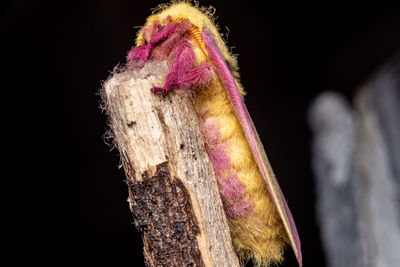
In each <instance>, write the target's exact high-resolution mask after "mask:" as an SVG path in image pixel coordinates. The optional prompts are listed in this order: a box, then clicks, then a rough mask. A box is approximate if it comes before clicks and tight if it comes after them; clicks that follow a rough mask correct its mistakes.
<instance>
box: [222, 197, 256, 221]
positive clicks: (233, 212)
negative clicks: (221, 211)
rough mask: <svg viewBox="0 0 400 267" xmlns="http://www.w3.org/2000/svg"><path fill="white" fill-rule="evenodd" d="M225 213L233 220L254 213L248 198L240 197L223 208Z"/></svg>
mask: <svg viewBox="0 0 400 267" xmlns="http://www.w3.org/2000/svg"><path fill="white" fill-rule="evenodd" d="M225 212H226V215H227V216H228V217H229V218H230V219H232V220H234V219H237V218H240V217H244V216H248V215H250V214H252V213H254V204H253V202H252V201H250V200H248V199H245V198H244V199H242V200H240V201H238V202H236V203H233V204H232V205H230V206H228V207H227V208H226V209H225Z"/></svg>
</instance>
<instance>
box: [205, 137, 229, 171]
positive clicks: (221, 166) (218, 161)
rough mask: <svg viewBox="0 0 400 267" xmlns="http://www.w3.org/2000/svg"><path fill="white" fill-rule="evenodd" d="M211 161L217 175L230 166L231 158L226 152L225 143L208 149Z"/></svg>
mask: <svg viewBox="0 0 400 267" xmlns="http://www.w3.org/2000/svg"><path fill="white" fill-rule="evenodd" d="M208 155H209V157H210V160H211V163H212V165H213V166H214V169H215V172H216V173H217V175H222V174H223V173H224V172H225V171H227V170H228V169H229V168H230V167H231V160H230V158H229V155H228V154H227V153H226V145H225V144H223V143H222V144H219V145H218V146H215V147H213V149H211V150H209V151H208Z"/></svg>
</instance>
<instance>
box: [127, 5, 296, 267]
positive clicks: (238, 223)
mask: <svg viewBox="0 0 400 267" xmlns="http://www.w3.org/2000/svg"><path fill="white" fill-rule="evenodd" d="M136 45H137V46H136V47H135V48H133V49H132V50H131V51H130V52H129V53H128V56H127V61H128V64H127V65H128V66H129V67H133V68H136V67H140V66H141V65H142V64H143V63H144V62H146V61H148V60H166V61H167V62H168V64H169V67H170V73H169V75H168V76H167V78H166V81H165V83H164V86H163V87H160V88H158V87H157V88H154V89H153V91H154V92H158V91H164V92H168V91H170V90H186V89H189V88H191V89H193V90H196V94H195V99H194V107H195V111H196V114H197V116H198V121H199V125H200V127H201V130H202V133H203V138H204V142H205V145H206V150H207V153H208V155H209V157H210V160H211V162H212V164H213V166H214V170H215V173H216V175H217V182H218V187H219V191H220V196H221V200H222V202H223V205H224V210H225V213H226V216H227V218H228V223H229V227H230V230H231V236H232V242H233V244H234V246H235V248H236V250H237V251H238V252H239V253H240V255H241V256H242V257H243V258H245V259H252V260H253V261H254V263H255V264H256V265H258V266H268V265H269V264H271V263H277V262H281V261H282V260H283V256H282V255H283V250H284V248H285V246H286V244H287V243H289V244H290V245H291V247H292V249H293V251H294V254H295V255H296V258H297V260H298V262H299V265H300V266H301V265H302V255H301V247H300V239H299V236H298V234H297V230H296V226H295V223H294V220H293V218H292V215H291V213H290V210H289V208H288V206H287V203H286V201H285V198H284V196H283V194H282V191H281V189H280V187H279V184H278V182H277V180H276V178H275V175H274V173H273V171H272V168H271V166H270V164H269V161H268V159H267V156H266V153H265V151H264V148H263V145H262V144H261V141H260V139H259V137H258V135H257V132H256V129H255V127H254V125H253V122H252V120H251V118H250V115H249V113H248V111H247V108H246V106H245V104H244V102H243V95H244V91H243V89H242V86H241V84H240V83H239V77H238V76H239V75H238V72H237V61H236V58H235V57H233V56H232V55H231V54H230V53H229V51H228V49H227V47H226V45H225V43H224V41H223V40H222V38H221V36H220V34H219V33H218V30H217V28H216V26H215V25H214V24H213V20H212V18H211V10H210V9H204V8H199V7H197V6H192V5H191V4H189V3H187V2H173V3H171V4H167V5H162V6H160V8H159V10H158V12H157V13H155V14H154V15H152V16H150V17H149V18H148V19H147V22H146V24H145V26H144V27H143V28H142V29H141V31H140V32H139V34H138V37H137V40H136Z"/></svg>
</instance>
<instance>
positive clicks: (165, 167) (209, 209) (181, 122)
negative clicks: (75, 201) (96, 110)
mask: <svg viewBox="0 0 400 267" xmlns="http://www.w3.org/2000/svg"><path fill="white" fill-rule="evenodd" d="M167 73H168V67H167V64H166V63H164V62H149V63H146V64H145V65H144V67H143V68H141V69H136V70H124V71H123V72H120V73H116V74H114V75H113V76H112V77H111V78H110V79H108V81H107V82H106V83H105V84H104V91H105V94H106V101H105V102H106V108H107V112H108V115H109V122H110V124H111V128H112V131H113V134H114V141H115V144H116V146H117V147H118V149H119V151H120V154H121V158H122V162H123V165H124V168H125V172H126V176H127V181H128V185H129V186H130V198H129V200H128V201H129V202H130V207H131V210H132V212H133V215H134V217H135V223H136V225H137V226H138V228H139V229H140V230H142V231H144V233H145V234H144V237H143V238H144V244H145V249H144V250H145V251H144V254H145V258H146V264H147V265H149V266H167V265H168V266H182V265H184V264H188V263H189V262H190V263H191V264H194V265H193V266H197V265H200V266H201V265H204V266H207V267H208V266H229V267H231V266H233V267H234V266H240V263H239V260H238V258H237V255H236V253H235V252H234V249H233V246H232V242H231V238H230V233H229V227H228V224H227V220H226V217H225V214H224V211H223V207H222V202H221V200H220V198H219V193H218V188H217V183H216V178H215V174H214V170H213V167H212V165H211V162H210V160H209V158H208V155H207V153H206V152H205V149H204V143H203V140H202V137H201V133H200V130H199V126H198V124H197V118H196V114H195V112H194V109H193V103H192V101H191V99H192V98H193V95H192V92H191V91H190V90H189V91H172V92H169V93H168V94H160V93H158V94H154V93H153V92H152V91H151V89H152V88H153V87H154V86H161V85H162V83H163V81H164V80H165V77H166V74H167ZM157 166H158V170H156V168H157ZM151 178H152V180H151ZM169 179H170V180H172V181H169ZM145 180H147V181H145ZM164 180H166V181H167V180H168V181H167V182H164ZM160 181H162V182H160ZM181 182H182V183H181ZM158 183H160V184H158ZM160 188H161V189H160ZM160 190H161V191H160ZM163 190H164V192H163ZM143 191H148V192H143ZM185 191H187V194H188V196H189V197H187V195H185V194H186V193H185ZM135 194H136V195H135ZM165 196H167V197H166V198H165ZM185 201H187V202H185ZM176 202H179V204H177V203H176ZM143 203H154V207H153V206H151V205H153V204H143ZM141 205H142V206H141ZM163 205H168V206H169V207H163ZM150 206H151V207H150ZM179 207H181V208H179ZM182 207H183V208H182ZM175 208H176V209H175ZM166 209H168V210H167V211H166ZM177 210H178V211H177ZM144 213H145V214H144ZM191 213H193V214H194V218H191ZM149 214H150V215H149ZM159 217H168V218H159ZM177 217H179V218H182V220H181V221H180V219H179V218H177ZM157 224H160V225H157ZM171 224H174V225H175V224H177V225H178V226H177V227H175V226H174V227H175V228H176V229H175V228H169V230H165V231H164V228H165V229H166V228H168V227H171ZM160 229H161V230H160ZM196 229H198V231H197V230H196ZM146 231H147V232H148V234H149V236H151V237H148V238H146V233H147V232H146ZM182 231H183V232H184V233H182ZM159 235H161V236H162V235H165V236H164V237H161V238H159ZM182 236H183V237H182ZM192 236H194V241H195V243H197V244H192V243H190V242H191V240H192V239H193V237H192ZM154 239H157V240H164V239H168V240H169V241H168V242H169V243H168V244H167V245H165V244H163V245H162V247H163V248H165V247H166V246H167V247H169V248H168V250H167V254H168V255H166V256H165V255H161V258H160V257H159V256H160V255H158V256H157V255H156V254H157V253H155V252H154V250H157V246H158V245H159V243H160V242H163V241H154ZM182 240H185V241H182ZM192 241H193V240H192ZM157 242H158V243H157ZM171 242H172V243H171ZM187 242H189V243H190V244H191V245H188V244H187ZM182 243H185V244H182ZM152 244H153V245H154V244H155V245H154V246H155V247H149V246H152ZM171 244H172V245H171ZM196 249H198V250H199V251H200V255H201V260H200V261H197V259H195V258H196V255H197V254H196V253H195V250H196ZM187 250H190V251H192V252H191V254H190V255H189V256H187V255H183V254H185V253H187ZM165 251H166V250H163V251H161V252H160V253H164V254H165ZM160 253H158V254H160ZM178 254H179V255H180V256H179V255H178ZM155 255H156V256H155ZM177 255H178V256H177ZM182 255H183V256H182ZM164 256H165V257H164ZM174 257H175V258H174ZM171 258H173V260H171ZM182 259H183V260H182ZM181 260H182V261H181ZM157 261H158V262H157Z"/></svg>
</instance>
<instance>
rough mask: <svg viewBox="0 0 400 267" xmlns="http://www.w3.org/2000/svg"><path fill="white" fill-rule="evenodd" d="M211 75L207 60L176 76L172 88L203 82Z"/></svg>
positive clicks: (181, 87) (187, 86)
mask: <svg viewBox="0 0 400 267" xmlns="http://www.w3.org/2000/svg"><path fill="white" fill-rule="evenodd" d="M211 75H212V67H211V65H210V64H209V63H208V62H203V63H201V64H200V66H198V67H196V68H193V69H191V70H189V71H187V72H186V73H185V74H184V75H182V76H180V77H178V78H177V80H176V81H175V84H174V85H175V86H174V88H176V89H180V90H184V89H187V88H189V87H190V86H191V85H193V84H205V83H206V82H207V81H208V80H209V79H210V78H211Z"/></svg>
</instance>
